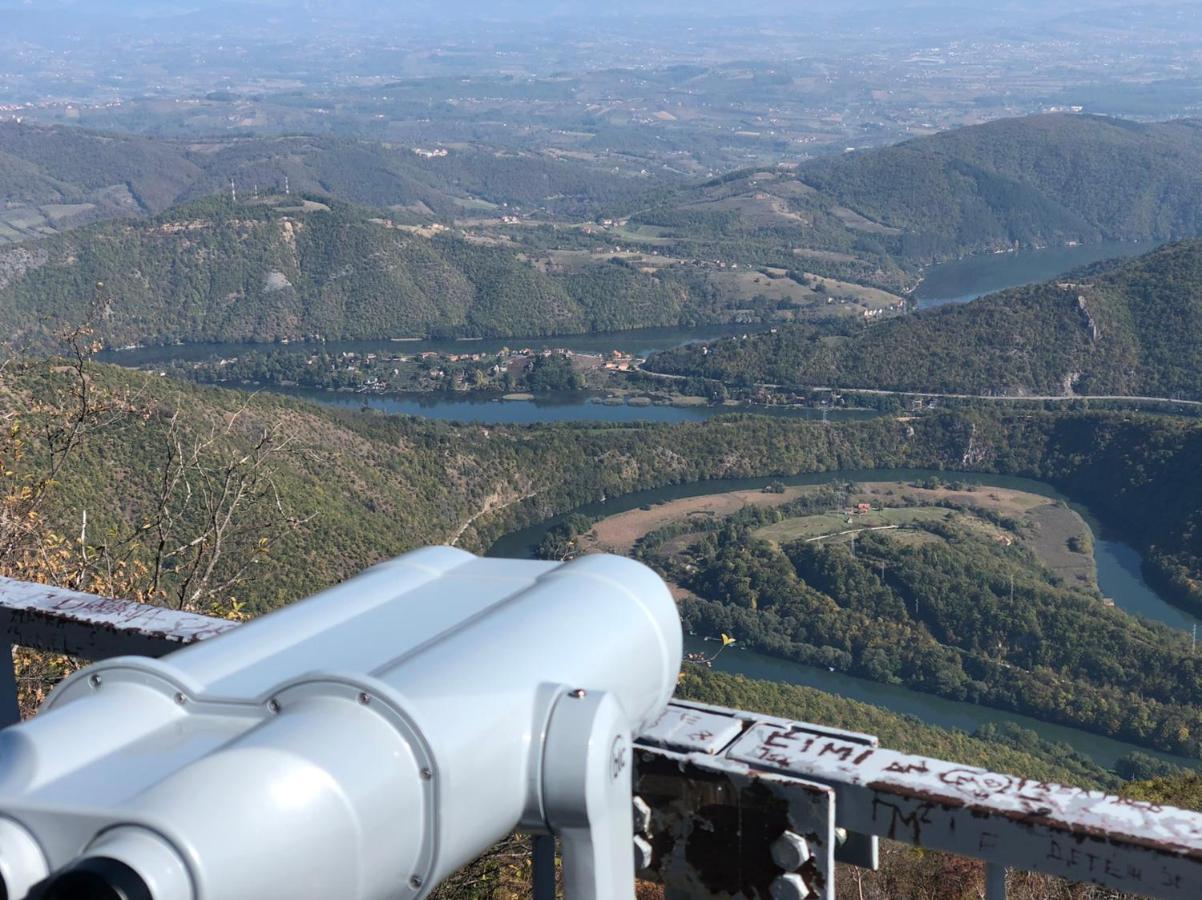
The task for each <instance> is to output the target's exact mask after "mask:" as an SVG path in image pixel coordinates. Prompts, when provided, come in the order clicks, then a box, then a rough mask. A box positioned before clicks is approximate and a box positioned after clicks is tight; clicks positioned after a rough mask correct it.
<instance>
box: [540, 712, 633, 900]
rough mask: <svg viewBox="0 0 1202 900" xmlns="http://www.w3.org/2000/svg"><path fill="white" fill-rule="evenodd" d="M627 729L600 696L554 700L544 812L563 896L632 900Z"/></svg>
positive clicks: (544, 766)
mask: <svg viewBox="0 0 1202 900" xmlns="http://www.w3.org/2000/svg"><path fill="white" fill-rule="evenodd" d="M631 743H632V740H631V729H630V723H629V721H628V720H627V718H626V713H625V712H624V711H623V709H622V707H621V705H620V704H619V703H618V701H617V700H616V699H615V698H614V697H613V696H611V695H609V694H606V693H604V692H592V691H584V690H574V691H568V692H566V693H564V694H562V695H560V697H559V698H558V699H557V700H556V703H555V707H554V708H553V709H552V711H551V719H550V722H549V723H548V725H547V735H546V740H545V742H544V744H543V764H542V786H543V811H544V815H545V818H546V825H547V828H548V830H550V831H551V832H552V833H553V834H555V835H557V836H558V838H559V840H560V844H561V846H562V848H563V880H564V896H565V897H568V898H570V900H633V898H634V874H635V873H634V844H633V841H634V814H633V811H632V809H631V804H630V796H631V765H632V758H631Z"/></svg>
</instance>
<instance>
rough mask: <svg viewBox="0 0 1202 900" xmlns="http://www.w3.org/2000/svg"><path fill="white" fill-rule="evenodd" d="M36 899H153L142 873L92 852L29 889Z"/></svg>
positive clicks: (118, 861) (32, 896) (31, 895)
mask: <svg viewBox="0 0 1202 900" xmlns="http://www.w3.org/2000/svg"><path fill="white" fill-rule="evenodd" d="M30 897H31V898H37V900H154V897H153V895H152V894H151V893H150V888H149V887H148V886H147V885H146V882H145V881H143V880H142V876H141V875H139V874H138V873H137V872H135V871H134V870H133V869H131V868H130V867H129V866H127V865H126V864H125V863H123V862H121V861H120V860H116V859H111V858H109V857H107V856H90V857H87V858H86V859H81V860H79V861H78V862H74V863H72V864H71V865H70V866H68V867H67V868H65V869H61V870H60V871H58V872H56V873H55V874H54V875H51V876H50V877H49V878H47V879H46V880H45V881H43V882H42V883H41V884H40V885H38V886H36V887H35V888H34V889H33V891H31V892H30Z"/></svg>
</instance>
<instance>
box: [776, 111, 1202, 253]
mask: <svg viewBox="0 0 1202 900" xmlns="http://www.w3.org/2000/svg"><path fill="white" fill-rule="evenodd" d="M798 175H799V177H800V178H801V180H802V181H803V182H805V183H806V184H808V185H810V186H811V187H814V188H816V189H817V190H819V191H821V192H822V193H824V194H826V195H827V196H829V197H831V198H833V199H834V200H837V201H838V202H840V203H842V204H843V205H844V206H847V207H849V208H851V209H853V210H855V211H856V212H857V213H859V214H860V215H862V216H865V217H867V218H869V219H872V220H875V221H877V222H880V223H881V224H883V225H886V226H890V227H893V228H897V229H900V230H901V231H902V232H903V236H902V237H901V238H900V240H899V249H900V250H901V252H902V253H903V255H906V256H922V257H926V256H931V255H940V254H943V253H946V252H948V250H949V249H951V248H953V247H954V248H956V249H957V251H958V252H960V253H964V252H968V251H970V250H981V249H987V248H990V247H993V246H1000V245H1005V244H1010V243H1014V242H1017V243H1021V244H1028V245H1029V244H1040V243H1046V244H1053V243H1063V242H1064V241H1067V240H1077V241H1083V242H1084V241H1096V240H1101V239H1106V240H1143V239H1148V238H1166V239H1168V238H1173V237H1189V236H1196V235H1199V234H1202V121H1199V120H1182V121H1175V122H1165V123H1160V124H1139V123H1135V122H1127V121H1124V120H1121V119H1111V118H1104V117H1100V116H1080V115H1070V114H1056V115H1046V116H1032V117H1028V118H1022V119H1005V120H1000V121H996V122H990V123H988V124H985V125H977V126H974V127H971V128H959V129H955V130H953V131H947V132H943V133H941V134H937V135H934V136H931V137H925V138H918V139H916V140H912V141H907V142H905V143H902V144H898V145H896V146H893V147H887V148H884V149H881V150H874V151H870V152H865V153H858V154H851V155H846V156H842V157H835V158H830V159H823V160H818V161H815V162H812V163H808V164H806V165H805V166H803V168H802V169H801V170H800V171H799V173H798Z"/></svg>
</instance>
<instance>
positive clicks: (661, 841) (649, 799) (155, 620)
mask: <svg viewBox="0 0 1202 900" xmlns="http://www.w3.org/2000/svg"><path fill="white" fill-rule="evenodd" d="M0 622H2V624H3V629H4V635H5V636H6V638H7V640H8V642H9V644H10V645H11V644H20V645H24V646H29V647H34V648H39V649H44V650H51V651H57V652H61V653H66V654H70V655H73V656H80V657H84V658H87V659H103V658H107V657H111V656H116V655H125V654H138V655H148V656H162V655H164V654H166V653H170V652H171V651H172V650H174V649H177V648H179V647H181V646H184V645H186V644H189V643H192V642H194V641H200V640H204V639H206V638H209V637H213V636H216V635H218V634H221V633H223V632H225V631H228V630H229V629H231V628H235V627H237V626H236V624H235V623H233V622H227V621H223V620H220V619H211V618H207V617H205V616H198V615H193V614H188V613H179V612H174V611H171V610H166V609H161V608H158V607H152V606H147V605H144V604H140V603H133V602H130V601H123V600H111V599H105V598H101V597H95V596H91V595H87V594H79V593H74V592H71V591H63V590H59V589H56V588H49V587H46V586H43V585H31V584H24V583H21V582H14V581H10V580H7V579H0ZM0 671H2V674H0V703H2V704H3V707H2V709H0V714H2V715H3V716H4V717H5V720H4V724H9V723H11V722H14V721H16V720H17V718H18V717H19V713H18V710H17V705H16V695H17V692H16V684H15V680H14V677H13V675H12V670H11V666H0ZM635 756H636V770H635V782H634V783H635V795H634V797H633V798H632V802H633V803H634V806H635V822H636V830H637V831H638V834H637V835H636V837H635V848H634V852H635V855H636V858H637V860H638V867H639V869H640V872H641V875H642V876H643V877H647V878H652V879H658V880H660V881H661V882H663V883H664V885H665V888H666V891H665V892H666V896H667V897H668V900H675V898H686V897H687V898H709V897H715V898H716V897H774V898H798V900H802V898H811V897H813V898H833V896H834V886H835V864H836V862H845V863H848V864H851V865H856V866H861V867H865V868H875V867H876V865H877V855H878V854H877V840H878V839H879V838H882V837H884V838H888V839H890V840H894V841H900V842H902V843H906V844H911V845H914V846H921V847H927V848H931V849H936V850H943V851H947V852H950V853H955V854H959V855H963V856H968V857H974V858H976V859H981V860H984V861H985V863H986V866H987V871H986V896H987V897H989V898H991V900H996V898H1002V897H1004V896H1005V876H1006V868H1007V867H1009V868H1014V869H1022V870H1031V871H1038V872H1043V873H1047V874H1050V875H1055V876H1059V877H1063V878H1066V879H1070V880H1073V881H1082V882H1093V883H1096V884H1101V885H1105V886H1108V887H1111V888H1115V889H1117V890H1121V891H1127V892H1130V893H1133V894H1140V895H1145V896H1152V897H1165V898H1186V897H1189V898H1195V897H1199V896H1202V815H1199V814H1198V813H1194V812H1187V811H1182V810H1177V809H1172V808H1170V807H1162V806H1158V805H1155V804H1151V803H1143V802H1136V801H1130V800H1124V799H1122V798H1119V797H1114V796H1110V795H1107V794H1103V793H1100V792H1096V791H1086V790H1081V789H1079V788H1073V787H1065V786H1062V785H1055V784H1046V783H1043V782H1038V781H1032V780H1030V779H1023V778H1016V777H1012V776H1009V775H1003V774H999V773H995V772H989V771H986V770H984V769H980V768H976V767H973V766H965V765H961V764H958V763H954V762H946V761H943V760H937V759H928V758H926V757H921V756H912V755H909V754H904V753H898V752H896V751H893V750H888V749H884V748H882V747H880V746H879V745H878V742H877V740H876V738H874V737H871V736H869V735H863V734H855V733H852V732H847V731H841V730H838V729H832V728H826V727H823V726H821V725H813V724H808V723H804V722H791V721H786V720H782V719H778V718H775V717H772V716H764V715H760V714H757V713H751V712H739V711H736V710H731V709H724V708H718V707H709V706H703V705H699V704H694V703H684V702H677V703H673V704H672V705H671V706H670V707H669V709H668V710H667V712H665V714H664V715H663V716H662V717H661V718H660V720H659V721H658V722H657V723H656V724H655V725H654V726H653V727H652V728H651V729H649V730H648V731H647V733H646V734H644V735H642V736H641V737H640V739H639V740H638V742H637V748H636V753H635ZM553 850H554V844H553V842H550V841H548V840H547V839H539V840H537V841H536V843H535V857H536V863H535V879H536V884H535V896H536V897H540V898H541V897H553V896H554V865H553V857H552V856H551V854H552V853H553Z"/></svg>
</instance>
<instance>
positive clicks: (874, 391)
mask: <svg viewBox="0 0 1202 900" xmlns="http://www.w3.org/2000/svg"><path fill="white" fill-rule="evenodd" d="M639 372H641V373H642V374H643V375H650V376H651V377H652V378H665V379H668V380H672V381H684V380H685V379H687V378H688V377H690V376H688V375H669V374H667V373H665V372H652V371H651V370H650V369H644V368H642V367H641V366H640V367H639ZM751 386H752V387H757V388H766V389H768V390H772V391H781V390H786V391H840V392H842V393H844V394H871V395H873V396H877V397H926V398H929V399H932V400H937V399H947V400H998V401H1002V402H1005V401H1014V400H1035V401H1039V402H1042V401H1045V400H1051V401H1056V400H1060V401H1064V400H1119V401H1123V402H1130V403H1170V404H1175V405H1177V406H1202V400H1178V399H1177V398H1176V397H1133V396H1130V395H1127V394H940V393H936V392H934V391H887V390H881V389H879V388H850V387H830V386H827V385H818V384H812V385H795V384H767V383H761V382H757V383H756V384H753V385H751Z"/></svg>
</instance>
